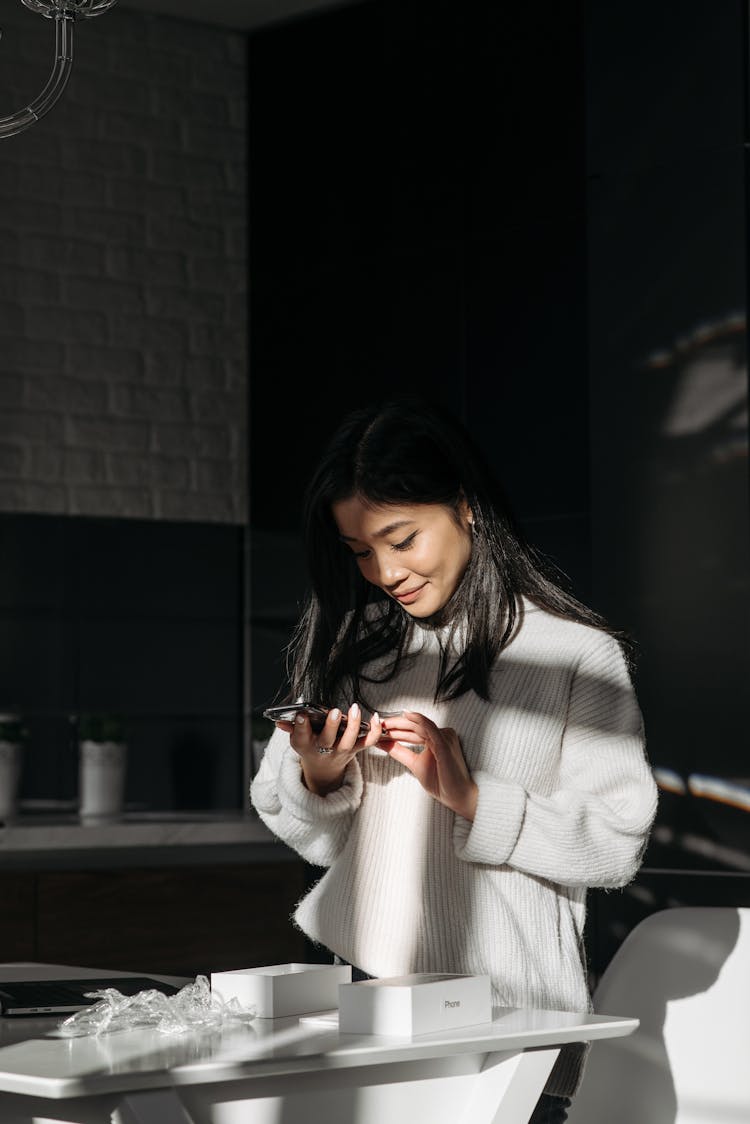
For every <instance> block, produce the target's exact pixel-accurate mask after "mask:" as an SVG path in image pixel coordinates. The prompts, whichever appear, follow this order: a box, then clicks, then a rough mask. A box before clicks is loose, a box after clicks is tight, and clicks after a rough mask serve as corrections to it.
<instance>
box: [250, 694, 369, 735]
mask: <svg viewBox="0 0 750 1124" xmlns="http://www.w3.org/2000/svg"><path fill="white" fill-rule="evenodd" d="M330 709H331V708H330V707H329V706H323V704H322V703H310V702H296V703H287V704H286V705H285V706H269V707H267V708H266V709H265V710H264V711H263V717H264V718H270V719H271V721H272V722H294V719H295V718H296V717H297V715H298V714H299V713H300V711H301V712H302V713H303V714H306V715H307V717H308V718H309V719H310V725H311V726H312V728H313V731H314V732H315V733H316V734H319V733H320V731H321V730H322V729H323V726H324V725H325V721H326V718H327V717H328V711H329V710H330ZM345 729H346V715H345V714H342V716H341V722H340V723H339V732H338V735H337V736H338V737H341V735H342V734H343V733H344V730H345ZM369 729H370V723H369V722H365V721H364V720H362V721H361V722H360V724H359V734H358V735H357V737H360V738H361V737H362V735H363V734H366V733H367V731H368V730H369Z"/></svg>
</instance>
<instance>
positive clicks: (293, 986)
mask: <svg viewBox="0 0 750 1124" xmlns="http://www.w3.org/2000/svg"><path fill="white" fill-rule="evenodd" d="M351 978H352V969H351V965H350V964H265V965H263V966H261V967H260V968H234V969H232V970H231V971H228V972H212V973H211V991H212V993H213V994H214V995H217V996H218V997H219V998H220V999H223V1000H224V1002H229V1000H230V999H236V1000H237V1002H238V1003H239V1004H240V1005H241V1006H243V1007H254V1008H255V1013H256V1015H257V1016H258V1018H261V1019H278V1018H283V1017H285V1016H287V1015H306V1014H309V1013H310V1012H311V1011H325V1010H330V1009H331V1008H332V1007H337V1006H338V1001H339V993H338V989H339V987H340V986H341V985H342V984H344V983H348V982H349V981H350V980H351Z"/></svg>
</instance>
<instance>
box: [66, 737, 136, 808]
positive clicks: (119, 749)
mask: <svg viewBox="0 0 750 1124" xmlns="http://www.w3.org/2000/svg"><path fill="white" fill-rule="evenodd" d="M78 748H79V759H78V814H79V816H80V819H81V822H82V823H88V824H96V823H107V822H108V821H111V820H116V819H119V817H120V816H121V815H122V812H123V807H124V801H125V770H126V766H127V756H128V747H127V745H126V744H125V742H94V741H88V740H84V741H82V742H80V744H79V747H78Z"/></svg>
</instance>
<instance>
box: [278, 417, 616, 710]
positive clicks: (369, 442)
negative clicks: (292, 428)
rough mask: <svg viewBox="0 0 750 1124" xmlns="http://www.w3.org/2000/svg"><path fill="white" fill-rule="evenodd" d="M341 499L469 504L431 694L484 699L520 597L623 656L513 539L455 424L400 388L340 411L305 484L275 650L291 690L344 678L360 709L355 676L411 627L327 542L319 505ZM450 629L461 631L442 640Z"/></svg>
mask: <svg viewBox="0 0 750 1124" xmlns="http://www.w3.org/2000/svg"><path fill="white" fill-rule="evenodd" d="M352 496H358V497H359V498H360V499H362V500H364V501H365V502H369V503H372V504H401V505H407V504H408V505H417V504H442V505H444V506H445V507H448V508H451V509H452V510H453V511H454V512H455V513H457V512H458V510H459V507H460V505H461V503H462V501H464V500H465V501H466V502H468V505H469V507H470V508H471V511H472V514H473V517H474V535H473V542H472V555H471V559H470V562H469V565H468V567H467V569H466V571H465V573H464V576H463V578H462V580H461V583H460V585H459V587H458V589H457V591H456V593H455V594H454V596H453V598H452V599H451V603H450V614H449V620H448V623H449V628H448V630H447V639H446V640H444V643H443V646H442V658H441V662H440V668H439V671H438V676H437V684H436V689H435V699H436V700H437V699H451V698H456V697H458V696H459V695H462V694H463V693H464V692H466V691H468V690H470V689H473V690H474V691H476V693H477V694H478V695H480V696H481V697H482V698H485V699H486V698H488V696H489V679H490V670H491V668H492V665H493V663H494V661H495V659H496V658H497V655H498V653H499V652H501V651H502V650H503V648H504V647H506V645H507V644H509V643H510V641H511V639H512V638H513V636H514V634H515V632H516V630H517V628H518V627H519V624H520V620H521V615H522V612H523V608H522V600H521V599H522V598H523V597H526V598H528V599H529V600H530V601H531V602H533V603H534V604H535V605H537V606H539V607H541V608H543V609H547V610H548V611H549V612H551V613H554V614H555V615H557V616H559V617H565V618H567V619H569V620H573V621H578V622H580V623H582V624H586V625H590V626H591V627H593V628H597V629H601V630H602V631H605V632H607V633H609V634H610V635H612V636H614V637H615V638H616V639H618V641H619V642H620V643H621V645H622V647H623V651H624V652H625V654H626V657H627V658H628V660H629V661H630V657H631V654H632V653H631V645H630V641H629V639H628V637H627V636H626V635H625V634H624V633H621V632H618V631H616V630H615V629H613V628H611V627H610V626H609V625H608V623H607V622H606V621H605V620H604V619H603V617H601V616H600V615H599V614H598V613H596V612H594V611H593V610H592V609H590V608H588V607H587V606H586V605H583V604H582V603H581V602H580V601H578V600H577V599H576V598H575V597H574V596H573V595H572V594H571V593H569V592H568V591H567V590H566V589H565V587H564V581H565V579H564V577H563V575H562V574H561V573H560V572H559V571H558V570H557V569H556V568H555V567H554V566H553V565H552V564H551V563H550V562H549V561H548V560H547V559H545V558H544V557H543V556H542V555H541V554H540V553H539V552H538V551H536V550H535V549H534V548H533V547H532V546H530V545H529V544H528V543H527V542H526V541H525V539H524V536H523V535H522V533H521V531H520V529H519V528H518V526H517V525H516V523H515V520H514V518H513V516H512V515H511V512H510V508H509V505H508V503H507V500H506V498H505V495H504V494H503V491H502V489H501V486H500V484H499V482H498V481H497V480H496V479H495V477H494V476H493V474H492V472H491V471H490V470H489V468H488V466H487V464H486V462H485V459H484V457H483V455H482V453H481V451H480V450H479V448H478V447H477V446H476V444H475V443H474V441H473V440H472V438H471V437H470V435H469V433H468V432H467V430H466V429H465V427H464V426H463V425H462V424H461V423H460V422H459V420H458V419H457V418H456V417H455V416H453V415H451V414H450V413H448V412H447V411H446V410H445V409H444V408H442V407H440V406H438V405H436V404H435V403H431V402H426V401H424V400H421V399H417V398H414V397H409V396H404V397H400V398H394V399H389V400H387V401H386V402H384V403H382V404H380V405H377V406H369V407H364V408H361V409H358V410H355V411H353V412H352V413H350V414H349V415H348V416H347V417H345V418H344V420H343V422H342V423H341V425H340V426H339V428H338V430H337V431H336V433H335V434H334V436H333V438H332V439H331V441H330V442H329V444H328V446H327V448H326V449H325V451H324V453H323V456H322V458H321V460H320V462H319V464H318V467H317V469H316V470H315V472H314V475H313V476H312V478H311V480H310V482H309V484H308V486H307V488H306V491H305V497H304V507H303V535H304V542H305V548H306V555H307V567H308V574H309V579H310V592H309V594H308V597H307V601H306V604H305V606H304V609H303V612H302V614H301V616H300V618H299V621H298V623H297V626H296V628H295V630H294V633H293V635H292V638H291V640H290V643H289V645H288V648H287V673H288V678H289V683H290V686H291V697H299V696H300V695H303V696H305V697H307V698H311V699H314V700H320V701H323V702H330V700H334V699H335V698H336V697H337V695H336V692H337V691H339V690H340V689H341V687H342V685H343V684H347V685H348V687H349V690H350V691H351V697H352V698H354V699H356V700H358V701H359V702H361V703H362V704H363V705H365V706H367V702H366V698H365V697H364V693H363V692H364V686H363V681H364V682H368V681H369V682H373V681H377V682H384V681H387V680H388V679H390V678H392V677H393V676H394V675H395V674H396V672H397V670H398V667H399V665H400V663H401V661H402V659H403V658H404V653H405V652H406V651H407V648H408V642H409V638H410V636H411V630H412V629H413V628H414V627H415V625H414V620H413V619H412V618H411V617H410V616H409V614H408V613H406V612H404V610H403V609H401V607H400V606H399V605H398V604H397V603H396V602H394V601H393V600H392V599H391V598H390V597H388V596H387V595H385V594H384V593H383V592H382V590H379V589H378V588H377V587H376V586H374V585H372V584H371V583H369V582H367V581H365V579H364V578H363V577H362V575H361V574H360V572H359V568H358V566H357V564H356V560H355V559H354V557H353V555H352V552H351V551H350V550H349V549H348V548H346V547H345V546H344V545H343V544H342V543H341V541H340V539H339V535H338V530H337V527H336V524H335V522H334V518H333V513H332V510H331V508H332V505H333V504H334V503H336V502H338V501H339V500H344V499H348V498H350V497H352ZM458 629H460V630H461V640H460V643H458V642H456V643H454V640H456V637H457V630H458ZM384 657H387V658H385V659H384ZM375 660H378V661H379V662H378V669H379V670H378V672H377V674H376V673H374V672H373V671H372V667H373V661H375ZM368 665H370V674H369V675H368V670H367V669H368ZM330 704H331V705H332V703H330Z"/></svg>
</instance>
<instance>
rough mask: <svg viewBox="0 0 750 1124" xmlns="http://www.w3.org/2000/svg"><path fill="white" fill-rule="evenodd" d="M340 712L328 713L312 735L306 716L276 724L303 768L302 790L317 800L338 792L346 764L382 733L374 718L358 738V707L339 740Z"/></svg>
mask: <svg viewBox="0 0 750 1124" xmlns="http://www.w3.org/2000/svg"><path fill="white" fill-rule="evenodd" d="M341 714H342V712H341V710H340V709H339V708H338V707H334V708H333V709H332V710H329V712H328V717H327V718H326V722H325V725H324V726H323V729H322V730H320V731H319V733H315V731H314V730H313V728H312V725H311V724H310V719H309V718H308V717H307V715H306V714H302V713H300V714H298V715H297V717H296V718H295V720H294V722H277V723H276V725H277V726H278V727H279V729H280V730H286V732H287V733H288V734H289V742H290V744H291V747H292V749H293V750H294V752H295V753H297V754H298V755H299V758H300V763H301V765H302V778H303V783H304V785H305V788H307V789H309V791H310V792H313V793H315V794H316V796H327V795H328V793H329V792H335V790H336V789H337V788H341V785H342V784H343V782H344V773H345V772H346V767H347V765H348V764H349V762H350V761H351V760H352V759H353V758H354V757H356V755H357V754H358V753H359V751H360V750H361V749H365V748H366V747H367V746H370V745H376V744H377V742H378V740H379V739H380V737H381V735H382V733H383V727H382V723H381V721H380V718H379V716H378V715H377V714H373V716H372V719H371V720H370V728H369V730H368V731H367V733H366V734H363V735H362V736H359V726H360V721H361V713H360V708H359V706H358V705H357V703H352V705H351V706H350V707H349V711H348V713H347V719H346V728H345V730H344V732H343V734H341V736H340V737H339V726H340V723H341Z"/></svg>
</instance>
